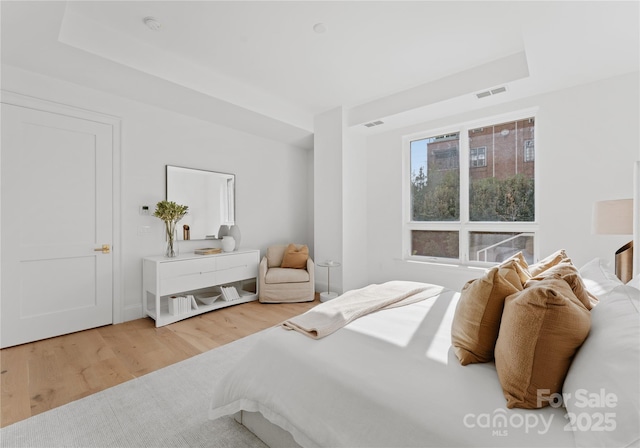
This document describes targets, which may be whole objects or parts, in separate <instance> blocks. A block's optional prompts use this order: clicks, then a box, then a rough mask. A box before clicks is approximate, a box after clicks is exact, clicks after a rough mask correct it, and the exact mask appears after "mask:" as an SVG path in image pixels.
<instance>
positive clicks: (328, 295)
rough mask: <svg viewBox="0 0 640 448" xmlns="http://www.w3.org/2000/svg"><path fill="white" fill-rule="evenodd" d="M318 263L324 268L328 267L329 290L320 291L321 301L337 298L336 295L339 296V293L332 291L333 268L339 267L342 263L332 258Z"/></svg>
mask: <svg viewBox="0 0 640 448" xmlns="http://www.w3.org/2000/svg"><path fill="white" fill-rule="evenodd" d="M316 264H317V265H318V266H321V267H323V268H327V291H326V292H321V293H320V301H321V302H326V301H327V300H331V299H335V298H336V297H338V293H337V292H331V268H337V267H338V266H342V265H341V264H340V263H339V262H337V261H332V260H328V261H322V262H320V263H316Z"/></svg>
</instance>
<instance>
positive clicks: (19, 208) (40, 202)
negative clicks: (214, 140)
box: [0, 104, 113, 347]
mask: <svg viewBox="0 0 640 448" xmlns="http://www.w3.org/2000/svg"><path fill="white" fill-rule="evenodd" d="M1 117H2V147H1V151H2V152H1V164H2V167H1V176H2V177H1V183H2V203H1V204H2V207H1V210H2V217H1V223H2V227H1V231H2V237H1V242H0V244H1V246H0V250H1V252H2V254H1V267H2V276H1V282H2V283H1V293H2V295H1V297H0V312H1V315H2V316H1V324H2V328H1V331H0V346H1V347H9V346H12V345H17V344H22V343H25V342H30V341H34V340H38V339H44V338H48V337H52V336H58V335H61V334H66V333H71V332H75V331H79V330H84V329H87V328H93V327H97V326H101V325H106V324H110V323H112V321H113V292H112V290H113V284H112V279H113V267H112V256H113V255H112V254H111V252H110V251H107V250H105V251H104V252H103V251H102V250H96V249H99V248H102V245H108V246H109V247H110V246H111V244H112V239H113V225H112V215H113V210H112V209H113V201H112V195H113V189H112V182H113V181H112V170H113V168H112V157H113V142H112V140H113V137H112V126H110V125H108V124H105V123H98V122H95V121H91V120H85V119H80V118H75V117H70V116H66V115H60V114H56V113H51V112H44V111H40V110H35V109H31V108H27V107H19V106H14V105H8V104H2V116H1Z"/></svg>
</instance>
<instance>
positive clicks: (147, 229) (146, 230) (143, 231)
mask: <svg viewBox="0 0 640 448" xmlns="http://www.w3.org/2000/svg"><path fill="white" fill-rule="evenodd" d="M150 234H151V226H138V235H141V236H146V235H150Z"/></svg>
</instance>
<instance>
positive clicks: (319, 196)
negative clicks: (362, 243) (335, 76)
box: [313, 108, 344, 292]
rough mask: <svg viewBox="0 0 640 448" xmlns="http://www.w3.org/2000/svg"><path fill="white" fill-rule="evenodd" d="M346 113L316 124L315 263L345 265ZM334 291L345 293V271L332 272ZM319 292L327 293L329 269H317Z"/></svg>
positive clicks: (317, 119) (335, 111) (339, 111)
mask: <svg viewBox="0 0 640 448" xmlns="http://www.w3.org/2000/svg"><path fill="white" fill-rule="evenodd" d="M343 128H344V111H343V109H342V108H336V109H332V110H330V111H327V112H325V113H323V114H320V115H317V116H316V117H315V120H314V130H315V133H314V141H313V148H314V149H313V153H314V156H313V170H314V175H313V177H314V188H313V189H314V200H313V207H314V212H313V214H314V250H315V259H314V260H315V262H316V263H318V262H323V261H327V260H334V261H340V262H342V250H343V244H342V242H343V241H342V235H343V234H342V222H343V221H342V220H343V216H342V213H343V209H342V203H343V199H342V196H343V193H342V188H343V187H342V172H343V169H342V151H343V146H344V142H343ZM331 279H332V281H331V290H332V291H337V292H342V269H339V268H332V271H331ZM315 281H316V291H319V292H322V291H326V290H327V268H323V267H318V266H317V267H316V272H315Z"/></svg>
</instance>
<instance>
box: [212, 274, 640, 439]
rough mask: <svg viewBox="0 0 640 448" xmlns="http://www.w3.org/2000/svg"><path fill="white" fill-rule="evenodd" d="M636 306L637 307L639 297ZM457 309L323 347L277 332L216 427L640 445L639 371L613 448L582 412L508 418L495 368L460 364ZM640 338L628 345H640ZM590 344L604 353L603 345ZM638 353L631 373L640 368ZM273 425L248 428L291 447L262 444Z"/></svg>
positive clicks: (375, 320) (450, 300)
mask: <svg viewBox="0 0 640 448" xmlns="http://www.w3.org/2000/svg"><path fill="white" fill-rule="evenodd" d="M616 286H618V285H616ZM626 288H630V289H633V288H631V287H626ZM635 291H637V290H635ZM637 292H638V294H637V295H636V296H634V297H632V298H631V299H630V300H631V303H632V308H633V307H634V306H635V309H636V317H635V321H633V320H631V323H630V325H631V327H632V328H635V329H636V330H637V327H638V323H637V320H638V317H637V308H638V306H637V304H638V300H640V291H637ZM625 294H626V295H629V294H628V291H627V292H625ZM634 294H635V292H634V293H633V294H632V295H634ZM458 298H459V293H456V292H454V291H448V290H445V291H443V292H442V293H441V294H439V295H437V296H435V297H432V298H429V299H427V300H424V301H421V302H417V303H413V304H410V305H407V306H403V307H398V308H392V309H387V310H383V311H378V312H376V313H373V314H369V315H367V316H364V317H362V318H360V319H358V320H356V321H354V322H352V323H350V324H348V325H347V326H346V327H344V328H342V329H341V330H338V331H337V332H335V333H334V334H332V335H330V336H327V337H325V338H323V339H320V340H314V339H311V338H309V337H307V336H305V335H303V334H300V333H298V332H295V331H287V330H284V329H283V328H281V327H276V328H273V329H271V330H269V331H268V332H266V333H265V335H264V338H263V339H262V340H261V341H260V342H258V344H257V345H256V346H255V348H254V349H252V351H251V352H250V353H249V354H248V355H247V356H246V357H245V358H244V359H243V360H241V361H240V362H239V364H238V365H237V366H236V368H235V369H234V371H233V373H232V374H230V375H228V376H227V377H225V378H224V379H223V381H221V382H220V384H219V385H218V386H217V388H216V390H215V391H214V398H213V401H212V403H211V408H210V414H209V416H210V418H211V419H215V418H218V417H221V416H223V415H229V414H235V413H237V412H239V411H245V412H249V413H259V414H260V415H261V416H263V417H264V418H265V419H266V420H267V421H268V422H270V423H272V424H274V425H277V426H278V427H280V428H283V429H284V430H286V431H287V432H288V433H289V434H291V435H292V436H293V439H295V442H297V444H299V445H301V446H304V447H400V446H420V447H431V446H437V447H444V446H451V447H460V446H475V447H480V446H487V447H489V446H491V447H501V446H508V447H526V446H545V447H553V446H560V447H567V446H570V447H572V446H597V445H600V446H612V445H610V444H609V442H610V441H611V440H613V441H614V442H615V443H616V444H618V445H619V446H637V445H638V443H640V442H639V440H640V439H639V438H638V435H637V433H638V425H640V422H638V421H637V420H638V418H639V417H638V416H639V415H640V410H639V409H638V397H637V395H638V385H637V384H638V380H640V378H639V377H640V375H639V374H638V366H637V365H636V367H635V371H634V370H633V369H634V368H633V364H631V367H630V368H631V371H628V369H629V367H628V366H626V367H625V369H627V372H625V373H624V374H623V375H622V376H623V377H625V378H631V380H632V381H635V386H633V385H632V384H631V383H629V382H626V383H625V382H624V381H623V382H622V383H621V384H618V385H615V384H614V385H613V386H611V387H609V388H608V389H607V391H611V392H615V393H617V394H619V395H621V396H619V397H618V399H619V400H622V399H623V397H622V395H623V394H631V397H632V399H631V401H630V403H628V406H627V403H623V405H624V406H627V407H624V406H620V405H618V408H616V409H614V411H618V416H617V417H615V416H614V420H615V424H616V425H617V428H618V429H617V432H616V431H614V434H613V439H611V434H610V433H609V432H610V431H608V432H607V434H602V433H597V434H596V433H594V432H593V431H589V432H587V431H577V432H576V431H572V430H570V425H569V420H567V419H566V414H567V412H573V411H575V410H573V411H572V409H570V408H569V410H568V409H566V408H564V407H562V406H560V407H557V408H554V407H550V406H548V407H545V408H542V409H537V410H525V409H507V408H506V406H505V398H504V396H503V393H502V389H501V386H500V383H499V380H498V376H497V374H496V370H495V366H494V364H493V363H483V364H473V365H467V366H462V365H460V362H459V361H458V359H457V358H456V356H455V354H454V353H453V350H452V348H451V332H450V331H451V322H452V319H453V315H454V311H455V306H456V303H457V300H458ZM626 302H628V301H626V300H625V303H626ZM633 303H635V305H633ZM601 305H602V304H600V305H598V307H600V306H601ZM624 306H627V305H624ZM605 308H606V307H604V308H603V309H605ZM605 311H606V309H605ZM601 314H602V313H601ZM604 314H606V313H604ZM604 314H603V316H604ZM626 314H627V315H628V311H626ZM593 320H594V323H593V324H594V325H596V324H597V323H598V322H597V321H598V319H596V318H595V316H594V319H593ZM634 322H635V323H634ZM598 325H600V324H598ZM618 327H619V326H618ZM636 330H634V331H635V333H633V334H629V336H628V338H627V339H629V338H631V339H630V340H631V341H633V338H634V337H635V338H636V340H637V338H638V336H637V331H636ZM625 331H626V333H629V331H628V330H625ZM614 336H615V335H614ZM588 341H589V340H588ZM590 342H592V343H593V344H596V346H595V347H596V349H599V347H600V346H601V345H602V344H598V341H590ZM638 342H639V344H640V341H638ZM585 345H586V343H585ZM605 348H606V347H605ZM596 349H594V350H596ZM637 349H638V347H636V352H634V353H632V357H631V361H629V360H627V362H631V363H633V359H635V360H636V362H637V360H638V359H640V358H639V357H638V354H637V351H639V350H637ZM589 350H590V352H589V353H585V354H584V356H582V358H584V359H583V360H581V361H579V362H582V363H584V362H587V363H589V362H592V360H591V358H592V357H593V356H596V357H600V356H601V354H599V353H594V354H593V355H592V354H591V349H589ZM596 351H597V350H596ZM580 355H582V354H581V353H579V356H578V357H580ZM578 357H576V361H578ZM633 357H635V358H633ZM572 368H573V366H572ZM597 368H598V369H599V370H598V372H600V370H602V366H599V367H597ZM570 374H571V372H570ZM603 374H606V372H604V373H603ZM598 375H600V373H598ZM574 376H575V375H574ZM589 379H593V380H594V381H595V382H596V383H597V385H598V386H597V387H599V388H601V387H608V386H607V383H606V381H605V380H602V379H600V378H598V377H597V375H596V378H591V377H590V378H587V380H589ZM582 380H583V379H582V378H577V379H575V380H574V379H573V378H572V380H571V381H572V383H571V385H574V387H582V386H580V384H585V383H584V382H582V383H581V381H582ZM576 381H577V384H578V386H575V384H574V383H576ZM620 381H621V380H620ZM620 381H618V382H620ZM567 382H569V376H568V377H567ZM587 383H588V381H587ZM587 386H588V385H585V386H584V387H587ZM594 387H595V385H594ZM616 387H618V388H619V389H616ZM612 388H613V389H612ZM620 411H624V415H622V412H620ZM257 415H258V414H247V415H246V417H245V418H247V419H249V418H251V419H252V420H253V421H255V417H256V416H257ZM634 421H635V423H634ZM263 423H264V422H259V423H257V424H255V423H254V424H251V423H250V424H249V425H248V426H250V427H251V429H253V430H254V431H255V432H257V433H258V434H257V435H258V436H259V437H261V438H262V439H263V440H265V442H267V443H268V444H272V446H273V445H280V444H281V443H285V442H282V441H280V442H274V441H273V439H271V438H270V437H272V436H273V433H272V432H265V433H264V434H260V433H261V432H263V431H262V430H261V429H260V428H262V427H264V426H265V425H264V424H263ZM583 426H584V425H583ZM582 429H584V428H582ZM270 434H271V435H270ZM280 446H281V445H280Z"/></svg>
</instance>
